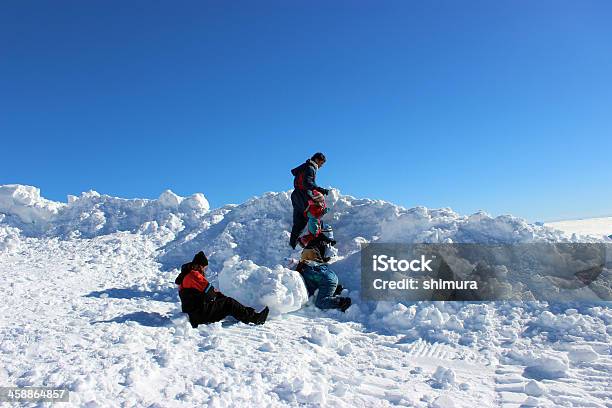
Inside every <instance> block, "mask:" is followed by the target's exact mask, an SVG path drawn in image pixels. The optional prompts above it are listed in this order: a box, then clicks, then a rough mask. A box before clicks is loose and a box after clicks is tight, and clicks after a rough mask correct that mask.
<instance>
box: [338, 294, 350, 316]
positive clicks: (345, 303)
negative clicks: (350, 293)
mask: <svg viewBox="0 0 612 408" xmlns="http://www.w3.org/2000/svg"><path fill="white" fill-rule="evenodd" d="M351 303H352V302H351V298H350V297H341V298H340V303H339V306H340V310H342V311H343V312H346V309H348V308H349V307H351Z"/></svg>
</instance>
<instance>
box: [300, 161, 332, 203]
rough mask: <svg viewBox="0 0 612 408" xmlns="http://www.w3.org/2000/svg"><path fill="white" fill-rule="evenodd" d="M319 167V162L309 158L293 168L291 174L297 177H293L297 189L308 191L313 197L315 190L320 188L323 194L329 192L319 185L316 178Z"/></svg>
mask: <svg viewBox="0 0 612 408" xmlns="http://www.w3.org/2000/svg"><path fill="white" fill-rule="evenodd" d="M318 169H319V167H318V166H317V164H316V163H315V162H314V161H312V160H310V159H308V160H306V162H304V163H302V164H300V165H299V166H298V167H296V168H294V169H293V170H291V174H293V176H294V177H295V178H294V179H293V187H294V188H295V189H296V190H299V191H302V192H304V193H307V194H308V195H309V196H311V197H312V191H313V190H318V191H319V192H320V193H321V194H327V193H328V191H327V189H325V188H322V187H319V186H318V185H317V182H316V178H317V170H318Z"/></svg>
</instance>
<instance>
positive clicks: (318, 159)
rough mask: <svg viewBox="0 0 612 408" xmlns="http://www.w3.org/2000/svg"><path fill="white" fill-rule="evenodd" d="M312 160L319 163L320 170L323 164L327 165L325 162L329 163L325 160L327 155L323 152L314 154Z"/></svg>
mask: <svg viewBox="0 0 612 408" xmlns="http://www.w3.org/2000/svg"><path fill="white" fill-rule="evenodd" d="M310 160H312V161H313V162H315V163H317V167H318V168H321V166H323V164H325V162H326V161H327V159H326V158H325V155H324V154H323V153H321V152H317V153H315V154H313V155H312V157H311V158H310Z"/></svg>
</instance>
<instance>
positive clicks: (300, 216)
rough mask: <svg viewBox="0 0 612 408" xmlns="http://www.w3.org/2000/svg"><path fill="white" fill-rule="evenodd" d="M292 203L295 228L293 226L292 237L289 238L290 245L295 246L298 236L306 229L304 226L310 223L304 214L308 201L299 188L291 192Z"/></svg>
mask: <svg viewBox="0 0 612 408" xmlns="http://www.w3.org/2000/svg"><path fill="white" fill-rule="evenodd" d="M291 204H292V205H293V228H291V238H290V239H289V245H291V246H292V247H293V248H295V246H296V244H297V240H298V237H299V236H300V234H301V233H302V231H303V230H304V227H305V226H306V224H307V223H308V219H307V218H306V217H305V216H304V210H305V209H306V202H305V201H304V198H303V197H302V194H301V193H300V191H298V190H293V193H291Z"/></svg>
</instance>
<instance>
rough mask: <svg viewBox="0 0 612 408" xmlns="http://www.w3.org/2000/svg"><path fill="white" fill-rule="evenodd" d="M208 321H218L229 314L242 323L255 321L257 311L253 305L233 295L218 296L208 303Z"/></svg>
mask: <svg viewBox="0 0 612 408" xmlns="http://www.w3.org/2000/svg"><path fill="white" fill-rule="evenodd" d="M207 306H208V313H207V316H206V320H207V323H213V322H218V321H221V320H223V319H225V318H226V317H227V316H232V317H234V318H235V319H237V320H240V321H241V322H242V323H255V322H256V320H257V312H255V309H253V308H252V307H247V306H244V305H243V304H241V303H240V302H238V301H237V300H236V299H234V298H231V297H223V298H218V299H216V300H215V301H214V302H210V303H208V304H207Z"/></svg>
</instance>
